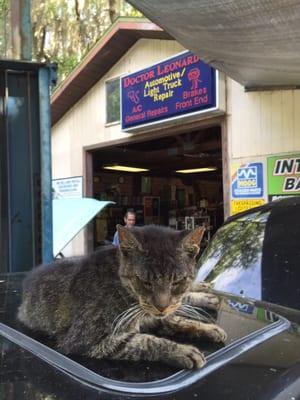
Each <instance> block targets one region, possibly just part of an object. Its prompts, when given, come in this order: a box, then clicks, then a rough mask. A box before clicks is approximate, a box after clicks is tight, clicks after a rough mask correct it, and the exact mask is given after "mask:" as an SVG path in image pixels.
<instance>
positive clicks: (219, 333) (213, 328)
mask: <svg viewBox="0 0 300 400" xmlns="http://www.w3.org/2000/svg"><path fill="white" fill-rule="evenodd" d="M204 332H205V336H207V338H209V339H210V340H212V341H213V342H215V343H224V342H225V341H226V339H227V334H226V332H225V331H224V329H222V328H220V327H219V326H218V325H215V324H206V327H205V329H204Z"/></svg>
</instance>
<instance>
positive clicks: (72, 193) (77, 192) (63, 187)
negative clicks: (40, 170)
mask: <svg viewBox="0 0 300 400" xmlns="http://www.w3.org/2000/svg"><path fill="white" fill-rule="evenodd" d="M82 188H83V180H82V176H72V177H69V178H62V179H53V180H52V195H53V198H54V199H59V198H65V199H66V198H74V197H77V198H78V197H82V192H83V190H82Z"/></svg>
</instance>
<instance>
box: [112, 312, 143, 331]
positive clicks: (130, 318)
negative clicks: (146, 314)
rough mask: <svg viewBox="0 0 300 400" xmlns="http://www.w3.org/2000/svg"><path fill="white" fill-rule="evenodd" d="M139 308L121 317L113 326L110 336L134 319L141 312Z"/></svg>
mask: <svg viewBox="0 0 300 400" xmlns="http://www.w3.org/2000/svg"><path fill="white" fill-rule="evenodd" d="M141 312H142V311H141V310H136V311H135V312H133V313H132V314H130V315H128V316H127V317H126V318H124V319H122V320H121V321H120V322H119V323H118V324H117V326H116V327H115V329H114V330H113V332H112V336H114V335H116V334H117V333H119V331H120V329H121V328H123V329H124V328H126V327H127V326H129V325H130V323H131V322H132V321H133V320H134V319H136V318H137V317H138V316H139V315H140V314H141Z"/></svg>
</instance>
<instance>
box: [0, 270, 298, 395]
mask: <svg viewBox="0 0 300 400" xmlns="http://www.w3.org/2000/svg"><path fill="white" fill-rule="evenodd" d="M22 279H23V274H10V275H1V276H0V297H1V303H0V304H1V308H0V319H1V323H0V346H1V359H0V360H1V361H0V362H1V370H0V377H1V378H0V399H4V400H11V399H13V400H19V399H22V400H29V399H30V400H37V399H39V400H41V399H47V400H49V399H59V400H60V399H68V400H76V399H79V400H83V399H91V400H94V399H95V400H96V399H105V400H106V399H107V400H121V399H143V398H151V399H169V400H179V399H180V400H190V399H191V400H194V399H200V398H201V399H210V400H214V399H220V400H268V399H274V400H275V399H276V400H280V399H282V400H295V399H300V336H299V334H300V326H299V325H297V324H295V323H291V322H290V320H289V310H288V309H285V317H282V316H280V315H278V314H276V313H274V312H272V311H269V310H268V309H266V308H264V307H262V304H258V303H255V302H253V301H249V300H246V299H244V298H241V297H237V296H230V295H229V296H222V297H221V305H220V309H219V310H218V313H217V314H215V315H212V317H214V318H216V320H217V323H218V324H220V325H221V326H222V327H223V328H224V329H225V330H226V332H227V333H228V340H227V342H226V344H225V346H224V347H221V348H220V347H214V346H212V345H209V344H206V343H202V344H201V345H199V346H200V348H201V349H202V350H203V351H204V352H205V353H206V355H207V364H206V365H205V366H204V367H203V368H202V369H200V370H194V371H186V370H181V371H178V370H176V369H175V368H171V367H167V366H165V365H160V364H157V363H146V362H145V363H133V362H132V363H130V362H120V361H115V362H113V361H103V360H102V361H99V360H92V359H86V358H83V357H82V358H80V357H76V358H72V359H71V358H69V357H66V356H64V355H62V354H60V353H58V352H57V351H55V350H54V349H53V348H52V345H53V338H51V337H39V336H34V337H33V336H32V334H31V333H30V332H26V331H25V330H24V329H23V328H22V327H21V326H20V325H18V322H17V321H16V318H15V316H16V310H17V307H18V305H19V304H20V301H21V284H22ZM266 305H267V304H266ZM294 313H295V311H291V317H292V318H294ZM298 314H300V312H298Z"/></svg>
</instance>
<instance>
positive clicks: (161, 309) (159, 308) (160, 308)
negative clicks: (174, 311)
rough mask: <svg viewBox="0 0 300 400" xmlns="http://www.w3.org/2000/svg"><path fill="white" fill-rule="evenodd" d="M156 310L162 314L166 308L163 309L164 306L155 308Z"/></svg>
mask: <svg viewBox="0 0 300 400" xmlns="http://www.w3.org/2000/svg"><path fill="white" fill-rule="evenodd" d="M156 308H157V309H158V311H160V312H161V313H163V312H164V311H166V309H167V308H168V307H165V306H156Z"/></svg>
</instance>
